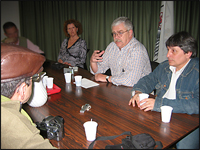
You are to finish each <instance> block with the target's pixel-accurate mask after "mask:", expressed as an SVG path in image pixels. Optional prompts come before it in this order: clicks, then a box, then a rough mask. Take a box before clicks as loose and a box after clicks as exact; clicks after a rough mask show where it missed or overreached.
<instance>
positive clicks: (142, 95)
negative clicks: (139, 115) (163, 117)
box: [139, 93, 149, 106]
mask: <svg viewBox="0 0 200 150" xmlns="http://www.w3.org/2000/svg"><path fill="white" fill-rule="evenodd" d="M139 97H140V101H141V100H143V99H145V98H148V97H149V94H146V93H141V94H139ZM144 103H146V102H144ZM144 103H141V104H140V106H141V105H143V104H144Z"/></svg>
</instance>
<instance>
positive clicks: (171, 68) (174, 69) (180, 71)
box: [169, 59, 191, 74]
mask: <svg viewBox="0 0 200 150" xmlns="http://www.w3.org/2000/svg"><path fill="white" fill-rule="evenodd" d="M190 60H191V59H190ZM190 60H189V61H188V62H187V63H186V64H185V65H184V66H183V67H182V68H181V69H180V70H179V71H177V72H176V67H173V66H169V69H170V70H171V71H172V72H173V73H175V72H176V73H180V74H181V73H182V72H183V70H184V69H185V67H186V66H187V65H188V63H189V62H190Z"/></svg>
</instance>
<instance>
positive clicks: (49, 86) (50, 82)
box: [46, 77, 54, 89]
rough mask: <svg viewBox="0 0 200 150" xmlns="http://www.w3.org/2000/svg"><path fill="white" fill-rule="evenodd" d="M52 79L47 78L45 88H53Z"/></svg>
mask: <svg viewBox="0 0 200 150" xmlns="http://www.w3.org/2000/svg"><path fill="white" fill-rule="evenodd" d="M53 79H54V78H53V77H48V78H47V79H46V80H47V88H48V89H52V88H53Z"/></svg>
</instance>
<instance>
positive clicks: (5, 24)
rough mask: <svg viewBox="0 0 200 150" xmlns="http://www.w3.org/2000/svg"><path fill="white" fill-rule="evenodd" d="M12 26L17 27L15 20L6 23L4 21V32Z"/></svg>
mask: <svg viewBox="0 0 200 150" xmlns="http://www.w3.org/2000/svg"><path fill="white" fill-rule="evenodd" d="M11 27H15V28H17V26H16V25H15V24H14V23H13V22H6V23H4V25H3V30H4V32H5V33H6V29H9V28H11Z"/></svg>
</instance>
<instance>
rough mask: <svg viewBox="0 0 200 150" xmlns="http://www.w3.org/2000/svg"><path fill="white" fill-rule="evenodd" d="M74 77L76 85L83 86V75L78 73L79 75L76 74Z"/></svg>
mask: <svg viewBox="0 0 200 150" xmlns="http://www.w3.org/2000/svg"><path fill="white" fill-rule="evenodd" d="M74 78H75V83H76V86H81V82H82V76H80V75H78V76H75V77H74Z"/></svg>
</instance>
